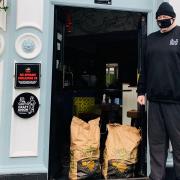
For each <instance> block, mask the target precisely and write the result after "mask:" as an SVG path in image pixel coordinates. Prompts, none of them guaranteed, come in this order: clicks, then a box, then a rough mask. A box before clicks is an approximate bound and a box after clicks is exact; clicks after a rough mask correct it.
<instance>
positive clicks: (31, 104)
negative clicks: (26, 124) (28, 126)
mask: <svg viewBox="0 0 180 180" xmlns="http://www.w3.org/2000/svg"><path fill="white" fill-rule="evenodd" d="M13 108H14V112H15V113H16V115H17V116H19V117H21V118H30V117H32V116H34V115H35V114H36V113H37V111H38V109H39V101H38V99H37V97H36V96H35V95H34V94H31V93H22V94H20V95H19V96H17V97H16V99H15V100H14V104H13Z"/></svg>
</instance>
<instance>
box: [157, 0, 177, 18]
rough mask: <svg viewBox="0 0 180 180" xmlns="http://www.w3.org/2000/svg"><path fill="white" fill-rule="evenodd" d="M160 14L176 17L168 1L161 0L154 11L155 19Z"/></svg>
mask: <svg viewBox="0 0 180 180" xmlns="http://www.w3.org/2000/svg"><path fill="white" fill-rule="evenodd" d="M160 15H167V16H171V17H172V18H175V17H176V13H175V12H174V9H173V7H172V6H171V5H170V4H169V3H168V2H163V3H162V4H161V5H160V6H159V8H158V10H157V12H156V19H157V17H158V16H160Z"/></svg>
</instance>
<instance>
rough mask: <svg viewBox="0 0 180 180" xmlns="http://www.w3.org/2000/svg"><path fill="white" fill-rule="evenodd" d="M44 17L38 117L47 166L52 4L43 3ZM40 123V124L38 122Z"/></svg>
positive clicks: (44, 159)
mask: <svg viewBox="0 0 180 180" xmlns="http://www.w3.org/2000/svg"><path fill="white" fill-rule="evenodd" d="M44 17H48V19H47V21H46V22H44V27H43V29H44V32H43V44H44V50H43V52H44V56H43V58H44V59H45V62H46V67H45V69H44V74H43V77H42V78H43V82H44V87H45V89H46V91H45V90H44V91H41V102H42V107H41V108H43V109H44V111H41V114H40V119H41V121H42V123H43V125H44V131H43V133H42V134H40V138H41V141H42V142H43V144H41V145H40V146H39V147H40V148H41V149H43V162H44V164H45V166H46V167H47V168H48V163H49V138H50V137H49V136H50V114H51V81H52V60H53V36H54V5H52V4H51V3H50V2H47V3H45V10H44ZM40 125H41V124H40Z"/></svg>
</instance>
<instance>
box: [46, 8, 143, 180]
mask: <svg viewBox="0 0 180 180" xmlns="http://www.w3.org/2000/svg"><path fill="white" fill-rule="evenodd" d="M81 9H82V8H71V7H56V8H55V28H54V57H53V79H52V102H51V135H50V154H49V179H53V178H56V179H58V178H59V179H68V171H69V158H70V157H69V155H70V124H71V120H72V116H73V115H77V116H78V117H80V118H82V119H83V120H85V121H88V120H90V119H93V118H95V117H98V116H100V117H101V125H102V126H101V160H102V152H103V148H104V142H105V138H106V135H107V134H106V124H107V123H108V122H109V119H111V121H112V122H117V123H122V106H123V103H122V94H123V89H122V84H123V83H128V84H129V86H133V87H136V85H137V69H138V66H139V59H140V52H139V47H140V41H141V33H142V31H141V30H142V29H141V26H140V21H141V17H142V14H140V13H135V12H134V13H129V18H131V17H133V16H134V14H136V15H137V17H138V18H139V22H138V23H137V24H136V26H135V28H133V29H131V30H123V31H122V30H120V31H117V30H116V31H111V32H104V31H101V32H100V33H98V32H97V33H96V32H95V31H94V30H93V32H85V33H84V34H81V33H80V34H78V33H76V34H75V35H72V33H71V32H69V31H68V30H67V25H68V26H69V25H71V22H70V23H69V24H68V23H67V12H73V11H76V12H77V11H78V12H79V11H80V10H81ZM89 11H95V10H93V9H90V10H89ZM106 11H107V12H108V13H109V11H108V10H106ZM106 11H105V10H96V16H98V15H99V14H101V13H103V14H105V13H106ZM116 13H117V12H116ZM119 13H121V12H119ZM72 24H73V21H72ZM102 28H104V26H102ZM116 28H117V27H116ZM72 31H73V30H72ZM58 33H60V35H61V38H59V37H58V35H57V34H58ZM58 43H59V44H60V46H61V47H60V50H58V49H57V46H58V45H57V44H58ZM107 64H117V65H118V72H117V77H116V78H117V79H116V80H114V81H112V83H111V84H109V85H108V86H107V83H106V78H107V75H106V68H107V67H106V66H107ZM104 94H106V99H104V100H105V101H106V103H107V104H110V105H111V106H107V107H105V108H104V107H102V106H101V105H102V101H103V95H104ZM75 97H92V98H93V99H94V101H95V106H94V107H95V108H94V109H93V110H91V111H90V112H88V113H87V112H86V113H79V114H76V112H75V108H74V107H75V106H74V101H73V100H74V98H75ZM116 100H118V103H117V102H116Z"/></svg>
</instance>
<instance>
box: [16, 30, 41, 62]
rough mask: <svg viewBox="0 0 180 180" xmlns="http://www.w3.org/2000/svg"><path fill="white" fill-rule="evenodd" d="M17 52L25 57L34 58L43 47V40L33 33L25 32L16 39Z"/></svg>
mask: <svg viewBox="0 0 180 180" xmlns="http://www.w3.org/2000/svg"><path fill="white" fill-rule="evenodd" d="M15 48H16V52H17V54H18V55H19V56H21V57H22V58H24V59H33V58H35V57H37V56H38V55H39V53H40V52H41V48H42V43H41V40H40V38H39V37H38V36H36V35H35V34H32V33H24V34H22V35H20V36H19V37H18V38H17V39H16V43H15Z"/></svg>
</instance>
